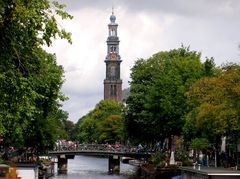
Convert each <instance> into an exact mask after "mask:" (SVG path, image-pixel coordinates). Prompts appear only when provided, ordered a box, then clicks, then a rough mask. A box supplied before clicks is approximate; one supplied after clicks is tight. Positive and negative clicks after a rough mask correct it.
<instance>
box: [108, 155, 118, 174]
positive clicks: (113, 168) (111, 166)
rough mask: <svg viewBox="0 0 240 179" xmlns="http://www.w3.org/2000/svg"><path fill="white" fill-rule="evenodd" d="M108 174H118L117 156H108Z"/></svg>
mask: <svg viewBox="0 0 240 179" xmlns="http://www.w3.org/2000/svg"><path fill="white" fill-rule="evenodd" d="M108 172H109V173H110V174H113V173H114V174H119V173H120V157H119V156H118V155H109V157H108Z"/></svg>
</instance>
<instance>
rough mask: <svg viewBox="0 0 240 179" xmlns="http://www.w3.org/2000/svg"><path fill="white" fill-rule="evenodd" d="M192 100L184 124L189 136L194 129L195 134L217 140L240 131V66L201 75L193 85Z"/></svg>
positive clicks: (230, 66) (214, 141)
mask: <svg viewBox="0 0 240 179" xmlns="http://www.w3.org/2000/svg"><path fill="white" fill-rule="evenodd" d="M188 100H189V104H190V105H191V106H192V110H191V111H190V112H189V113H188V114H187V118H186V119H187V122H186V125H185V128H184V129H185V133H187V135H188V136H189V132H191V134H192V135H191V136H192V137H194V136H196V134H198V135H202V136H203V137H207V138H209V140H211V142H213V143H216V142H220V138H221V137H222V136H232V135H236V134H238V133H239V130H240V118H239V115H240V110H239V109H240V103H239V100H240V66H239V65H236V64H230V65H226V66H224V67H222V68H221V72H220V74H218V75H217V76H215V77H206V78H202V79H200V80H199V81H197V82H196V83H195V84H194V85H193V86H192V87H191V88H190V90H189V92H188ZM192 129H195V130H194V131H195V132H194V131H192ZM218 144H219V143H216V145H218Z"/></svg>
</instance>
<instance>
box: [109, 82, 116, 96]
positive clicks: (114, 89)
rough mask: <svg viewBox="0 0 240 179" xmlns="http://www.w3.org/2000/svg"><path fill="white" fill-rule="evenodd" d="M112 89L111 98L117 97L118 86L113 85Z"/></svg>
mask: <svg viewBox="0 0 240 179" xmlns="http://www.w3.org/2000/svg"><path fill="white" fill-rule="evenodd" d="M110 88H111V89H110V93H111V94H110V95H111V96H116V95H117V86H116V85H111V86H110Z"/></svg>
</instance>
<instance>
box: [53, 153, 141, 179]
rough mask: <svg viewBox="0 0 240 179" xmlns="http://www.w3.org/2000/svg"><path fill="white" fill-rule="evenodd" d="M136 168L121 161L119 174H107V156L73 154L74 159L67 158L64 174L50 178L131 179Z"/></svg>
mask: <svg viewBox="0 0 240 179" xmlns="http://www.w3.org/2000/svg"><path fill="white" fill-rule="evenodd" d="M136 170H137V167H135V166H132V165H129V164H123V163H121V165H120V174H119V175H109V174H108V158H99V157H94V156H75V158H74V159H69V160H68V173H67V174H66V175H55V176H54V177H52V178H51V179H133V178H136V177H135V173H136ZM55 171H57V170H56V167H55Z"/></svg>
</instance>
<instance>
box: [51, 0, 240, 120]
mask: <svg viewBox="0 0 240 179" xmlns="http://www.w3.org/2000/svg"><path fill="white" fill-rule="evenodd" d="M60 2H62V3H64V4H66V5H67V8H66V10H67V12H69V13H70V14H71V15H73V16H74V19H73V20H68V21H64V22H63V21H60V22H59V24H60V26H62V27H64V28H65V29H66V30H67V31H69V32H71V33H72V41H73V43H72V45H70V44H68V43H67V42H66V41H64V40H56V41H55V42H54V43H53V46H52V47H50V48H49V49H48V51H49V52H53V53H55V54H56V56H57V61H58V63H59V64H60V65H63V67H64V69H65V83H64V85H63V87H62V92H63V93H64V94H65V95H66V96H68V97H69V100H68V101H66V102H64V104H63V109H64V110H66V111H67V112H68V113H69V120H72V121H73V122H77V121H78V119H80V118H81V117H82V116H83V115H85V114H87V113H88V112H89V111H90V110H92V109H94V107H95V105H96V104H97V103H98V102H99V101H100V100H102V99H103V80H104V78H105V63H104V60H105V57H106V55H107V44H106V40H107V36H108V26H107V25H108V23H109V22H110V20H109V17H110V15H111V11H112V5H113V6H114V13H115V15H116V17H117V20H116V23H118V25H119V27H118V36H119V38H120V45H119V49H120V55H121V58H122V61H123V62H122V64H121V78H122V80H123V88H127V87H128V86H129V83H128V82H129V81H130V72H131V71H130V69H131V67H132V66H133V64H134V62H135V61H136V60H137V59H138V58H148V57H150V56H151V55H153V54H154V53H157V52H159V51H166V50H167V51H168V50H170V49H174V48H179V47H180V46H181V44H183V45H184V46H190V50H195V51H199V52H201V53H202V61H204V60H205V57H213V58H214V59H215V63H216V64H217V65H221V64H222V63H226V62H238V61H239V59H240V50H239V49H238V45H239V43H240V1H239V0H115V1H114V0H60Z"/></svg>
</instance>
